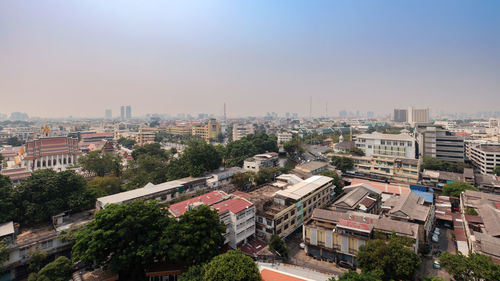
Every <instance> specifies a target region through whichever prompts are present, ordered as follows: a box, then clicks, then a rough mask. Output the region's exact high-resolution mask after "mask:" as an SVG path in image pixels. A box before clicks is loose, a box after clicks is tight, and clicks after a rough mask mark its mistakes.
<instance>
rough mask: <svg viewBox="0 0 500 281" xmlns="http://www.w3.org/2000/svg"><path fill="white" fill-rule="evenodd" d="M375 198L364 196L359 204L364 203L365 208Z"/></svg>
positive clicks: (373, 201) (371, 203)
mask: <svg viewBox="0 0 500 281" xmlns="http://www.w3.org/2000/svg"><path fill="white" fill-rule="evenodd" d="M375 201H376V200H375V199H372V198H370V197H365V199H363V200H361V202H360V203H361V205H364V206H365V207H367V208H370V206H371V205H373V203H375Z"/></svg>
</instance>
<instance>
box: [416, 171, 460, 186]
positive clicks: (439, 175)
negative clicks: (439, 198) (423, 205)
mask: <svg viewBox="0 0 500 281" xmlns="http://www.w3.org/2000/svg"><path fill="white" fill-rule="evenodd" d="M458 181H465V180H464V175H463V174H460V173H453V172H446V171H437V170H424V171H423V172H422V174H421V182H422V184H424V185H426V186H430V187H432V188H434V189H435V190H437V191H442V190H443V187H444V186H445V185H446V184H447V183H451V182H458Z"/></svg>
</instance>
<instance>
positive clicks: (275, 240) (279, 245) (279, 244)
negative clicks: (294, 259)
mask: <svg viewBox="0 0 500 281" xmlns="http://www.w3.org/2000/svg"><path fill="white" fill-rule="evenodd" d="M269 250H271V251H273V252H276V253H278V255H279V256H280V257H281V258H283V259H284V260H287V259H288V249H287V247H286V244H285V241H283V240H281V238H280V237H279V236H278V235H276V234H273V235H272V236H271V239H270V240H269Z"/></svg>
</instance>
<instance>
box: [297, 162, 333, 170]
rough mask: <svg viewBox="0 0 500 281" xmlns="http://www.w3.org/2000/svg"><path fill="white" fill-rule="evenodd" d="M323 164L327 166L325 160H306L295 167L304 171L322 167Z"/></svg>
mask: <svg viewBox="0 0 500 281" xmlns="http://www.w3.org/2000/svg"><path fill="white" fill-rule="evenodd" d="M325 166H328V163H326V162H320V161H311V162H306V163H304V164H301V165H298V166H297V167H296V168H298V169H301V170H305V171H314V170H317V169H320V168H323V167H325Z"/></svg>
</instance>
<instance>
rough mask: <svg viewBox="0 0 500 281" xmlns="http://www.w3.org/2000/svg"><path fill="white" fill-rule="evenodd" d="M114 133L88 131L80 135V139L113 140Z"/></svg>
mask: <svg viewBox="0 0 500 281" xmlns="http://www.w3.org/2000/svg"><path fill="white" fill-rule="evenodd" d="M113 138H114V133H88V134H82V135H81V141H82V142H83V143H86V142H98V141H102V140H107V141H113Z"/></svg>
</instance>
